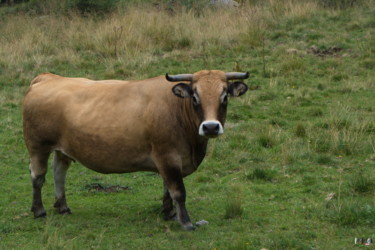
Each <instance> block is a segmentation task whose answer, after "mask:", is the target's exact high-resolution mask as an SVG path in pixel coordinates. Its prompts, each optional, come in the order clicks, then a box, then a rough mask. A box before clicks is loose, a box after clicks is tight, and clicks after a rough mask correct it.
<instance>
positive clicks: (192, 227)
mask: <svg viewBox="0 0 375 250" xmlns="http://www.w3.org/2000/svg"><path fill="white" fill-rule="evenodd" d="M182 228H183V229H184V230H186V231H194V230H195V227H194V226H193V225H192V224H189V225H183V226H182Z"/></svg>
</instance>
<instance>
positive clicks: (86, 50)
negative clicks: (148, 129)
mask: <svg viewBox="0 0 375 250" xmlns="http://www.w3.org/2000/svg"><path fill="white" fill-rule="evenodd" d="M135 2H136V1H135ZM242 2H245V4H244V6H243V7H242V8H240V9H209V8H208V9H202V10H199V11H197V10H194V9H193V10H191V9H184V8H178V9H177V10H176V11H174V12H173V11H172V12H171V10H170V9H168V8H165V6H160V5H157V6H156V5H147V4H143V5H142V8H138V7H136V5H134V6H132V5H129V6H126V8H125V7H124V8H119V9H118V10H115V11H113V12H112V13H111V14H107V15H105V16H92V15H88V16H87V15H86V16H82V15H79V14H75V13H70V14H69V15H66V14H65V15H59V14H56V13H54V14H45V13H44V14H43V15H36V14H35V13H24V12H19V11H15V10H14V9H12V7H0V20H1V25H0V152H1V154H0V182H1V189H0V190H1V192H0V249H81V248H84V249H90V248H92V249H158V248H160V249H215V248H216V249H261V248H266V249H353V247H354V238H355V237H361V238H372V239H373V240H375V230H374V228H375V54H374V52H375V36H374V35H375V19H374V16H375V4H374V2H373V1H371V0H369V1H358V2H360V3H361V4H358V5H354V6H353V7H350V8H333V7H324V6H323V5H321V4H319V1H313V0H311V1H307V0H305V1H293V0H283V1H275V0H268V1H264V2H263V4H260V3H258V4H256V2H258V1H242ZM322 2H329V1H322ZM201 69H220V70H224V71H234V70H243V71H249V72H250V74H251V78H250V79H249V80H247V84H248V86H249V87H250V91H249V92H248V93H246V95H245V96H243V97H241V98H237V99H234V98H233V99H231V100H229V106H228V117H227V123H226V130H225V134H224V135H223V136H221V137H220V138H218V139H215V140H211V141H210V143H209V148H208V153H207V157H206V158H205V160H204V161H203V163H202V165H201V166H200V167H199V169H198V171H197V172H195V173H194V174H192V175H191V176H189V177H187V178H186V179H185V185H186V189H187V208H188V211H189V212H190V216H191V218H192V220H193V221H194V222H196V221H199V220H203V219H204V220H207V221H208V222H209V224H208V225H204V226H202V227H200V228H198V229H197V230H196V231H193V232H185V231H182V230H181V229H180V226H179V225H178V223H177V222H166V221H164V220H163V219H162V216H161V214H160V206H161V198H162V189H163V188H162V180H161V178H160V177H159V176H158V175H155V174H153V173H147V172H138V173H133V174H124V175H101V174H98V173H95V172H92V171H90V170H88V169H86V168H84V167H82V166H80V165H79V164H77V163H76V164H73V165H72V166H71V168H70V171H69V172H68V177H67V200H68V203H69V206H70V208H71V209H72V212H73V214H72V215H69V216H61V215H58V214H57V213H56V212H55V210H54V209H53V207H52V205H53V202H54V195H53V179H52V174H51V172H52V171H49V173H48V174H47V182H46V184H45V185H44V188H43V198H44V203H45V207H46V209H47V213H48V217H47V218H46V219H38V220H34V219H33V216H32V214H31V212H30V211H29V209H30V206H31V198H32V193H31V192H32V191H31V181H30V176H29V170H28V154H27V151H26V148H25V146H24V143H23V138H22V117H21V103H22V97H23V95H24V93H25V91H26V89H27V87H28V85H29V83H30V81H31V80H32V79H33V78H34V77H35V76H36V75H38V74H39V73H41V72H46V71H48V72H53V73H56V74H60V75H63V76H72V77H73V76H79V77H88V78H93V79H143V78H147V77H153V76H157V75H162V74H165V73H166V72H169V73H171V74H178V73H193V72H196V71H198V70H201ZM46 119H48V118H46ZM373 246H374V245H373ZM365 248H368V249H370V248H371V247H365Z"/></svg>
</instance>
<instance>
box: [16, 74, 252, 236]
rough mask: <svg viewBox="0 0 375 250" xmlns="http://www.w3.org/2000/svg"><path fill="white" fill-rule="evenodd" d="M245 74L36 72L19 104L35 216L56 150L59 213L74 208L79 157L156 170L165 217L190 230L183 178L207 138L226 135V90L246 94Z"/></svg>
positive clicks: (100, 166) (103, 168) (94, 165)
mask: <svg viewBox="0 0 375 250" xmlns="http://www.w3.org/2000/svg"><path fill="white" fill-rule="evenodd" d="M248 76H249V74H248V73H242V72H228V73H225V72H223V71H219V70H202V71H199V72H196V73H194V74H179V75H168V74H166V75H165V76H159V77H155V78H151V79H147V80H132V81H120V80H103V81H93V80H89V79H86V78H68V77H62V76H59V75H55V74H51V73H43V74H41V75H39V76H37V77H36V78H35V79H34V80H33V81H32V82H31V85H30V87H29V89H28V90H27V92H26V94H25V96H24V99H23V104H22V113H23V132H24V139H25V144H26V147H27V150H28V152H29V156H30V165H29V168H30V174H31V181H32V189H33V199H32V207H31V211H32V212H33V213H34V217H35V218H38V217H45V216H46V211H45V209H44V207H43V202H42V195H41V189H42V186H43V183H44V182H45V175H46V172H47V162H48V158H49V156H50V154H51V153H52V152H53V153H54V156H53V160H52V169H53V174H54V187H55V204H54V207H55V208H56V209H57V211H58V212H59V213H60V214H70V213H71V211H70V209H69V207H68V205H67V202H66V198H65V187H64V185H65V177H66V173H67V170H68V168H69V165H70V163H71V162H72V161H74V162H75V161H77V162H79V163H81V164H82V165H84V166H86V167H87V168H89V169H92V170H94V171H96V172H99V173H104V174H109V173H129V172H135V171H153V172H156V173H159V174H160V176H161V177H162V179H163V183H164V196H163V202H162V213H163V214H164V218H165V219H167V220H168V219H177V221H178V222H179V223H180V224H181V226H182V228H183V229H186V230H193V229H194V226H193V224H192V223H191V221H190V218H189V215H188V212H187V210H186V207H185V200H186V191H185V186H184V183H183V178H184V177H185V176H188V175H190V174H191V173H193V172H194V171H196V170H197V168H198V166H199V165H200V163H201V162H202V160H203V158H204V157H205V154H206V148H207V143H208V140H209V139H210V138H215V137H218V136H219V135H221V134H223V132H224V123H225V118H226V112H227V103H228V96H233V97H237V96H241V95H242V94H244V93H245V92H246V91H247V89H248V87H247V85H246V84H245V83H243V79H246V78H248ZM236 80H237V81H236Z"/></svg>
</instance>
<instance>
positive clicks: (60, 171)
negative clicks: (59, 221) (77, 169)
mask: <svg viewBox="0 0 375 250" xmlns="http://www.w3.org/2000/svg"><path fill="white" fill-rule="evenodd" d="M70 163H71V159H70V158H69V157H67V156H65V155H64V154H63V153H61V152H59V151H55V154H54V157H53V161H52V169H53V177H54V182H55V200H56V202H55V205H54V207H55V208H56V209H57V211H58V212H59V213H60V214H70V213H71V211H70V209H69V207H68V205H67V203H66V198H65V177H66V173H67V171H68V168H69V165H70Z"/></svg>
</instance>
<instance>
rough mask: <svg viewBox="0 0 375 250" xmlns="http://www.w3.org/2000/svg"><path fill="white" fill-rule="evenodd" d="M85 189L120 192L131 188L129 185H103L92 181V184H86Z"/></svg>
mask: <svg viewBox="0 0 375 250" xmlns="http://www.w3.org/2000/svg"><path fill="white" fill-rule="evenodd" d="M85 189H88V190H90V191H100V192H107V193H113V192H120V191H123V190H130V189H131V188H130V187H127V186H120V185H102V184H100V183H92V184H88V185H86V186H85Z"/></svg>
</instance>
